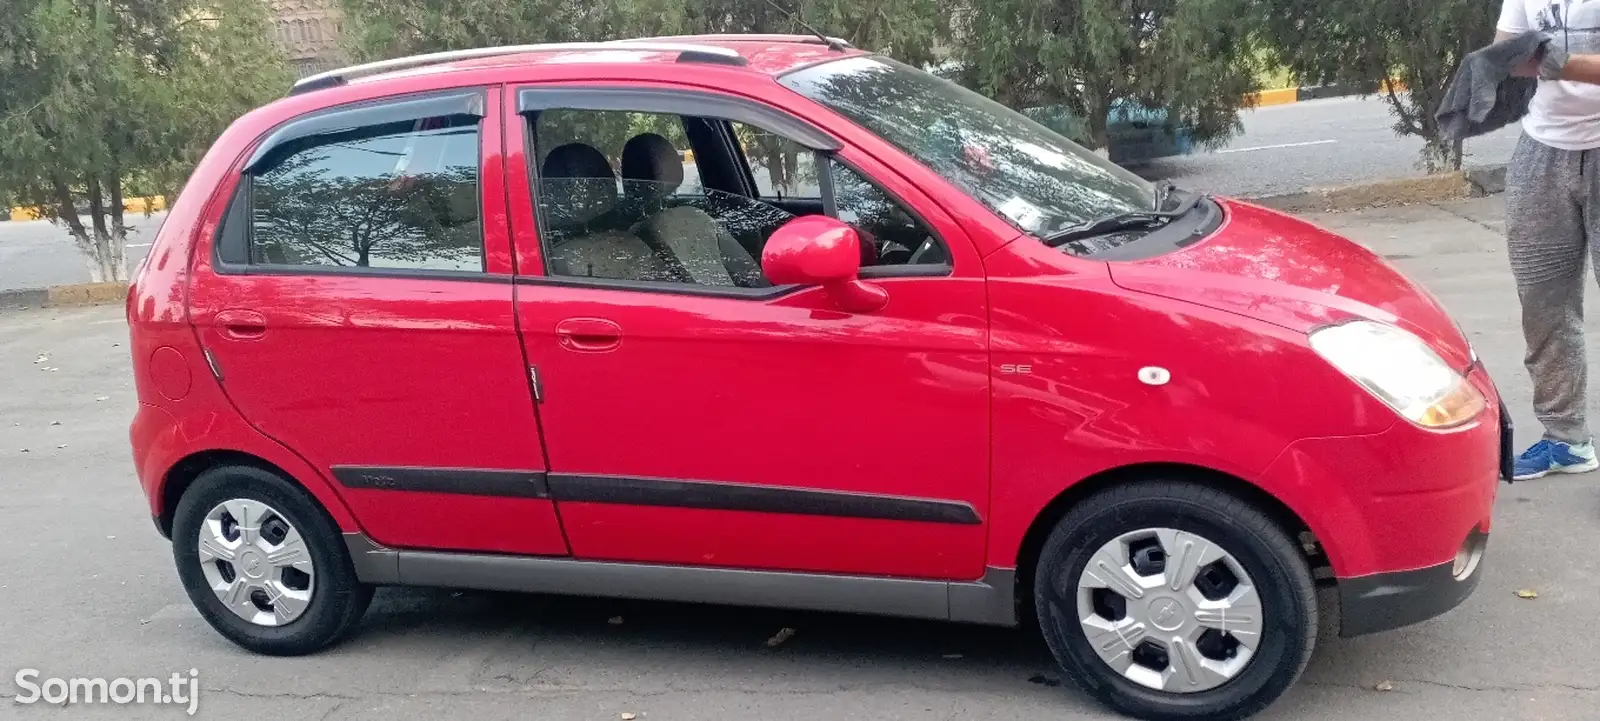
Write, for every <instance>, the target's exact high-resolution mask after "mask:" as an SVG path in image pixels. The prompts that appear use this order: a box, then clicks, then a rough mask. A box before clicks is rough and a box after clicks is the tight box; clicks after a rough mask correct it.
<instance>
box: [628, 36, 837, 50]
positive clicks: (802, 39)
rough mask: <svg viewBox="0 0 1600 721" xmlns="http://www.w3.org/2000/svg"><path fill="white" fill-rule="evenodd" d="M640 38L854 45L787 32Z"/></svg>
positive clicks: (648, 39) (828, 38) (830, 37)
mask: <svg viewBox="0 0 1600 721" xmlns="http://www.w3.org/2000/svg"><path fill="white" fill-rule="evenodd" d="M640 40H647V41H656V40H672V41H688V40H726V41H729V42H757V43H760V42H772V43H809V44H811V45H826V44H828V43H832V44H835V45H839V46H841V47H846V48H854V47H855V46H854V45H851V44H850V41H849V40H845V39H844V38H839V37H834V36H832V35H829V36H827V40H826V41H824V40H823V38H821V37H818V36H816V35H801V34H787V33H709V34H700V35H656V36H653V37H648V38H640Z"/></svg>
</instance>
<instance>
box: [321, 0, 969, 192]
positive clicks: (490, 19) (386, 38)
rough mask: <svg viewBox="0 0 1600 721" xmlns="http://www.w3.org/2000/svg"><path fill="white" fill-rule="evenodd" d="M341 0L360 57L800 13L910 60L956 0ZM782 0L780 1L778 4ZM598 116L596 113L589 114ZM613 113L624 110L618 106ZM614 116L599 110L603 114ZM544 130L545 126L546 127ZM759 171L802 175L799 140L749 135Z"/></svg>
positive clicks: (587, 131)
mask: <svg viewBox="0 0 1600 721" xmlns="http://www.w3.org/2000/svg"><path fill="white" fill-rule="evenodd" d="M776 2H777V3H778V4H777V5H774V4H773V2H769V1H768V0H621V1H619V2H611V3H573V2H568V1H567V0H463V1H461V2H455V3H440V2H437V0H343V8H344V13H345V33H346V44H347V46H348V49H349V50H350V52H351V54H352V55H353V56H355V57H357V58H364V59H365V58H387V57H396V56H401V55H407V54H415V53H423V52H434V51H439V50H452V49H461V48H472V47H484V46H492V45H519V44H526V43H539V42H577V41H603V40H613V39H619V38H629V37H644V36H652V35H675V34H699V33H796V34H799V33H806V32H807V31H806V29H805V27H804V26H803V25H802V23H801V22H797V19H798V20H799V21H803V22H804V23H806V24H809V25H811V26H813V27H816V28H818V29H819V30H821V31H822V32H824V33H827V34H829V35H833V36H838V37H842V38H844V39H846V40H847V41H849V42H851V43H852V44H854V45H856V46H858V47H863V48H868V49H871V50H878V51H885V52H889V53H892V54H893V55H894V56H895V57H897V58H899V59H900V60H902V61H905V62H909V63H913V64H927V63H931V62H933V61H934V60H936V59H937V58H938V55H939V49H940V47H941V46H942V45H943V44H945V43H946V42H947V41H948V39H949V37H950V32H949V28H950V22H949V17H950V13H949V8H948V6H947V5H944V4H941V3H939V2H938V1H937V0H872V1H869V2H860V1H859V0H776ZM780 8H781V9H780ZM589 117H590V118H591V119H594V118H596V117H597V116H595V115H593V114H591V115H590V116H589ZM609 117H617V118H620V117H621V115H620V114H613V115H612V116H609ZM609 117H606V116H601V117H600V119H601V120H607V119H609ZM541 129H543V127H541ZM645 130H653V131H655V132H663V129H662V128H661V127H655V126H652V127H649V128H644V127H634V126H633V125H628V126H624V125H621V124H618V125H616V126H615V127H605V128H600V127H595V126H594V124H593V123H592V122H591V123H590V124H587V125H585V126H584V127H582V128H574V129H572V132H570V133H566V135H570V136H574V137H576V136H578V135H583V136H585V137H591V138H606V139H608V141H609V140H610V139H615V140H616V141H617V142H616V143H615V144H616V145H617V146H618V147H620V145H621V141H622V140H625V139H626V138H627V137H629V135H628V134H629V133H634V132H643V131H645ZM745 140H747V141H748V142H747V143H746V149H747V152H748V153H749V156H750V160H751V163H752V164H753V165H755V166H757V167H756V171H757V172H767V173H768V174H769V175H770V176H771V178H772V182H773V184H774V185H775V186H782V187H788V186H790V185H793V184H794V183H795V182H797V181H798V180H799V178H798V177H797V175H796V173H797V172H798V170H797V168H799V163H798V159H797V157H796V155H795V152H796V150H797V148H796V147H795V146H794V145H793V144H792V143H784V142H781V139H780V138H775V137H773V136H769V135H764V134H763V135H760V136H756V135H752V136H751V137H749V138H746V139H745Z"/></svg>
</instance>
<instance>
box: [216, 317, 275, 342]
mask: <svg viewBox="0 0 1600 721" xmlns="http://www.w3.org/2000/svg"><path fill="white" fill-rule="evenodd" d="M216 324H217V328H219V329H220V330H221V331H222V334H223V335H225V336H227V337H229V338H233V339H234V340H255V339H257V338H260V337H262V336H264V335H266V334H267V317H266V316H264V315H262V314H260V313H257V312H255V311H253V310H225V311H221V312H219V313H217V317H216Z"/></svg>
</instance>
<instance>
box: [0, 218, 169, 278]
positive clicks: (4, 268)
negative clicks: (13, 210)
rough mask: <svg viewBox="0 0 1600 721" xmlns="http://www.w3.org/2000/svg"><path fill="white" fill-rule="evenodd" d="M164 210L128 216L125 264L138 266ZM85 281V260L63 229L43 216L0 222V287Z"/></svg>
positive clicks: (159, 223)
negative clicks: (37, 218)
mask: <svg viewBox="0 0 1600 721" xmlns="http://www.w3.org/2000/svg"><path fill="white" fill-rule="evenodd" d="M166 217H167V214H166V213H157V214H155V215H152V216H150V217H148V218H146V217H144V216H143V215H133V214H130V215H128V216H127V218H128V228H129V233H128V254H127V260H128V267H129V268H135V267H138V265H139V261H141V260H144V255H145V253H147V252H149V248H150V241H151V240H152V239H154V238H155V235H156V229H158V228H160V227H161V221H162V220H164V219H165V218H166ZM87 282H89V268H88V261H87V260H85V259H84V257H83V255H82V254H81V253H79V252H78V249H77V247H76V246H74V245H73V244H72V236H70V235H68V234H67V231H66V229H64V228H62V227H60V226H58V225H54V224H52V223H50V222H49V221H44V220H28V221H17V220H12V221H7V222H4V223H0V290H10V289H13V288H44V287H48V286H52V285H63V284H68V283H87Z"/></svg>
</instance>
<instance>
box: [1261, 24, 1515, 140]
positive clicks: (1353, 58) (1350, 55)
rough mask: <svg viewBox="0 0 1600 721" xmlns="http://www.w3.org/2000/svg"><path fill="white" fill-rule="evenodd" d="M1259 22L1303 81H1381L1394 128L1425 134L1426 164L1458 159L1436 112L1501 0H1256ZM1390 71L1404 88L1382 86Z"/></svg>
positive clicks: (1484, 38) (1490, 33) (1488, 34)
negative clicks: (1441, 133) (1443, 135)
mask: <svg viewBox="0 0 1600 721" xmlns="http://www.w3.org/2000/svg"><path fill="white" fill-rule="evenodd" d="M1259 10H1260V13H1259V15H1260V17H1261V21H1260V25H1261V28H1262V32H1263V37H1264V38H1265V39H1266V40H1267V42H1268V43H1270V45H1271V47H1272V48H1273V49H1274V51H1275V52H1276V54H1277V56H1278V58H1279V59H1280V60H1281V62H1282V63H1283V64H1284V65H1285V66H1287V67H1288V68H1289V69H1290V70H1291V71H1292V72H1293V73H1294V74H1295V75H1296V76H1298V77H1299V78H1300V79H1301V80H1302V82H1304V83H1306V84H1340V85H1351V86H1364V87H1370V88H1379V89H1380V92H1381V93H1382V94H1383V97H1384V99H1385V100H1386V101H1387V102H1388V103H1389V107H1390V110H1391V111H1392V112H1393V114H1394V116H1395V132H1397V133H1400V134H1401V135H1415V136H1418V137H1421V138H1422V139H1423V140H1424V141H1425V145H1424V147H1423V155H1422V165H1423V166H1424V167H1426V168H1427V169H1428V170H1437V169H1439V168H1440V167H1444V166H1452V167H1456V168H1459V167H1460V166H1461V155H1460V149H1459V148H1452V147H1450V145H1449V144H1448V143H1447V142H1446V141H1445V140H1443V139H1442V138H1441V137H1440V136H1439V126H1438V124H1437V123H1436V122H1435V121H1434V118H1433V113H1434V111H1435V110H1436V109H1438V107H1439V103H1440V101H1442V100H1443V99H1444V93H1445V90H1446V89H1448V88H1449V87H1450V81H1451V80H1452V79H1453V78H1454V76H1455V72H1456V69H1457V68H1459V67H1460V65H1461V60H1462V58H1464V57H1466V55H1467V53H1470V52H1472V51H1473V50H1476V49H1478V48H1480V47H1483V46H1484V45H1487V44H1489V43H1490V42H1491V41H1492V40H1493V39H1494V26H1495V20H1496V18H1497V17H1498V16H1499V10H1500V3H1498V2H1487V1H1486V0H1343V1H1342V2H1338V3H1328V2H1319V1H1318V0H1261V5H1260V8H1259ZM1388 78H1395V79H1397V80H1399V81H1400V84H1401V85H1403V86H1404V90H1400V89H1397V88H1393V87H1381V86H1382V85H1384V81H1385V80H1387V79H1388Z"/></svg>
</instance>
